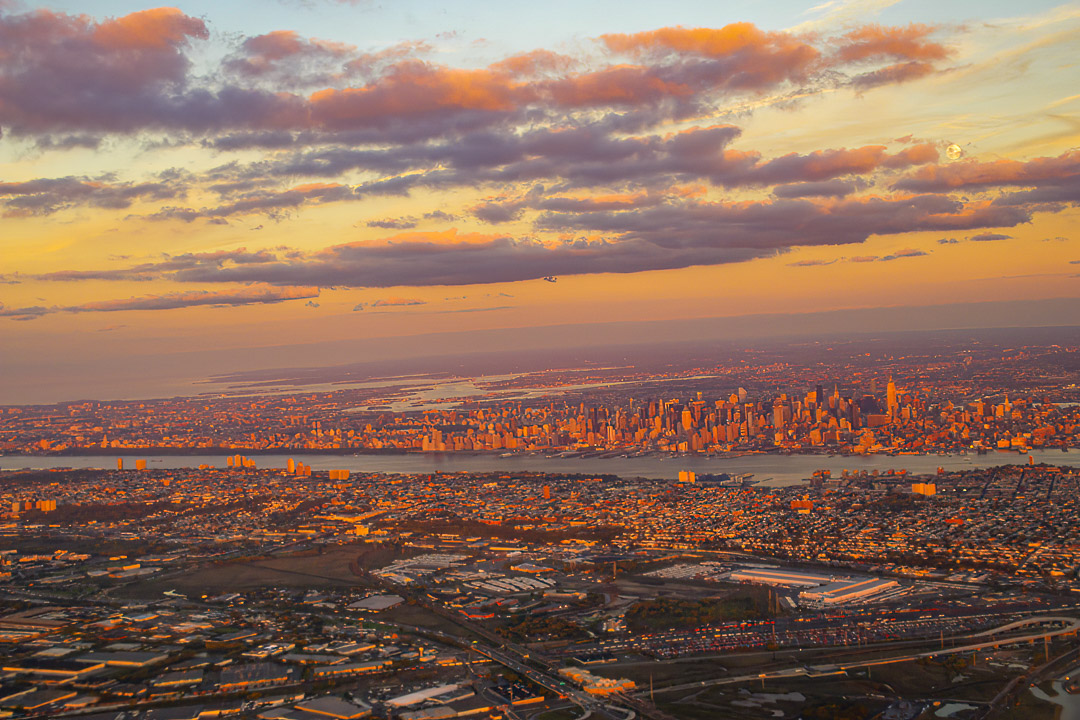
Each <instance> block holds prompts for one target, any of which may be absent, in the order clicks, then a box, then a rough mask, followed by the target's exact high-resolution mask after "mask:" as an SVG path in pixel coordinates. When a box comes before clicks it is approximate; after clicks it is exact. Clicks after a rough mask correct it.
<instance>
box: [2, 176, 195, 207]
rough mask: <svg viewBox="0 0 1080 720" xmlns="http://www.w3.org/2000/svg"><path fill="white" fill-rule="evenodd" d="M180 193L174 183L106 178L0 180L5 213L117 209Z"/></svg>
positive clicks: (176, 195)
mask: <svg viewBox="0 0 1080 720" xmlns="http://www.w3.org/2000/svg"><path fill="white" fill-rule="evenodd" d="M183 193H184V188H183V187H182V186H181V185H180V184H178V183H176V182H147V183H130V182H116V181H115V179H114V178H109V177H104V178H87V177H62V178H39V179H36V180H28V181H25V182H0V202H2V203H3V207H4V214H5V215H8V216H19V215H51V214H53V213H55V212H59V211H60V210H66V209H69V208H73V207H79V206H90V207H98V208H108V209H113V210H121V209H124V208H127V207H130V206H131V205H132V203H134V202H136V201H139V200H166V199H173V198H177V197H180V196H182V195H183Z"/></svg>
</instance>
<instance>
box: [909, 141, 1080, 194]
mask: <svg viewBox="0 0 1080 720" xmlns="http://www.w3.org/2000/svg"><path fill="white" fill-rule="evenodd" d="M1078 176H1080V150H1070V151H1068V152H1065V153H1063V154H1061V155H1059V156H1058V157H1041V158H1035V159H1034V160H1028V161H1026V162H1025V161H1020V160H995V161H993V162H979V161H978V160H966V161H963V162H957V163H952V164H949V165H928V166H926V167H923V168H920V169H919V170H917V171H915V172H913V173H912V174H910V175H908V176H907V177H906V178H904V179H903V180H900V181H899V182H897V183H896V185H895V187H898V188H902V189H905V190H915V191H918V192H939V191H947V190H955V189H957V188H965V187H972V188H978V187H991V186H1000V185H1035V184H1038V183H1045V182H1053V181H1064V180H1069V179H1074V180H1075V179H1076V178H1077V177H1078Z"/></svg>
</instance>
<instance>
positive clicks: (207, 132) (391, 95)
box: [0, 1, 1080, 402]
mask: <svg viewBox="0 0 1080 720" xmlns="http://www.w3.org/2000/svg"><path fill="white" fill-rule="evenodd" d="M616 7H618V9H617V11H616V10H615V8H616ZM81 10H82V8H81V6H80V5H79V4H78V3H73V2H54V3H14V4H9V5H5V6H4V8H3V10H2V11H0V33H3V36H4V37H5V38H6V40H5V42H6V43H7V46H8V47H9V48H10V50H9V51H8V55H7V56H6V57H5V58H2V59H0V80H2V82H0V128H2V130H3V135H2V138H0V158H2V161H3V162H4V163H5V172H4V175H3V177H2V178H0V204H2V205H3V208H2V210H0V211H2V212H3V213H4V220H3V222H4V229H5V233H4V238H3V240H0V243H2V246H3V248H4V263H3V266H2V267H0V280H2V282H3V284H2V285H0V303H2V307H0V327H3V333H4V338H5V342H4V344H3V347H4V349H3V351H2V353H3V358H2V361H3V364H4V366H5V368H7V370H6V372H5V373H4V379H3V381H2V382H3V386H2V390H3V393H2V394H3V395H4V397H5V398H14V399H13V400H12V399H8V400H7V402H34V401H49V402H53V401H56V400H59V399H65V398H67V399H76V398H82V397H88V396H92V397H97V398H103V397H122V396H124V395H123V394H122V393H119V392H111V391H109V390H101V389H100V388H117V387H120V380H118V377H117V376H120V377H122V378H125V379H130V380H131V381H133V382H134V381H135V380H140V381H145V383H146V385H147V387H149V386H152V385H153V383H158V385H157V387H162V388H174V387H176V386H177V383H176V381H177V380H178V379H183V380H184V381H185V382H187V381H190V380H193V379H201V378H204V377H206V376H207V375H210V374H213V373H214V372H232V371H236V370H240V369H243V368H269V367H282V366H283V365H290V364H297V363H298V362H300V361H299V360H298V358H301V357H303V356H304V354H305V352H308V351H310V352H308V354H309V355H310V354H316V355H320V356H321V354H322V353H323V352H324V350H325V349H326V348H328V347H334V346H335V343H336V344H338V345H337V347H341V348H348V350H347V352H348V353H352V354H363V353H364V351H365V346H366V345H369V344H370V345H371V346H373V347H383V348H384V349H383V350H380V351H379V352H380V353H381V355H380V357H391V356H393V353H392V352H391V351H388V350H385V348H386V347H393V346H395V345H396V346H399V349H398V355H399V356H403V357H404V356H408V355H420V354H425V353H430V352H431V349H429V348H426V347H425V343H428V342H429V341H428V340H427V338H432V339H434V341H435V342H439V343H445V345H446V346H447V347H458V348H460V347H468V348H470V349H473V350H476V351H483V350H493V349H502V348H504V347H506V344H507V343H508V342H521V338H522V337H523V336H528V335H529V333H530V332H532V331H533V330H532V329H534V328H535V329H537V331H536V332H537V336H543V337H545V338H546V341H547V342H551V343H554V344H556V345H557V344H560V343H564V344H566V345H568V346H573V345H575V344H588V343H589V342H590V341H591V342H597V340H590V337H589V336H590V335H594V336H595V338H598V339H599V340H598V341H599V342H607V341H609V340H608V338H612V339H614V338H616V337H619V332H618V330H617V328H616V326H617V325H618V324H619V323H624V322H628V321H634V322H642V323H652V324H654V325H658V326H663V325H665V324H668V323H674V324H678V323H683V322H684V321H689V320H695V319H706V318H742V317H747V318H751V319H750V320H748V322H750V323H754V322H757V323H759V324H761V325H762V327H761V328H760V329H756V330H755V332H756V334H757V335H767V334H769V332H770V331H771V330H773V329H774V327H775V331H776V332H781V331H782V330H784V328H786V327H790V326H791V325H798V323H799V320H798V319H797V318H796V319H795V320H793V321H792V320H783V319H782V318H783V316H792V315H797V314H799V313H817V314H819V315H822V314H824V315H823V316H825V315H828V314H829V313H837V314H836V315H835V319H834V320H833V321H832V322H833V323H834V325H835V326H834V327H832V328H831V329H833V330H836V331H839V330H845V329H849V328H851V327H852V325H851V324H850V323H849V321H848V320H847V318H848V317H850V315H845V313H851V312H861V311H874V312H877V313H878V314H877V315H874V316H873V319H872V320H869V321H865V324H864V326H862V327H859V326H856V327H855V329H856V330H866V329H870V328H871V327H879V328H880V329H881V330H882V331H889V330H898V329H903V330H907V329H918V327H919V323H920V322H924V323H925V327H928V328H942V327H987V326H995V325H1014V326H1023V325H1071V324H1075V319H1074V318H1075V317H1076V315H1075V310H1076V301H1077V298H1078V295H1080V293H1078V292H1077V280H1078V275H1080V265H1078V264H1077V263H1080V249H1078V248H1077V246H1076V240H1075V239H1074V238H1073V237H1072V235H1071V224H1072V223H1073V222H1074V221H1075V219H1076V217H1077V208H1076V203H1077V200H1078V198H1080V196H1078V194H1077V193H1078V190H1077V183H1078V182H1080V180H1078V178H1080V156H1078V155H1077V150H1076V147H1077V145H1078V143H1077V138H1078V137H1080V130H1078V125H1077V122H1076V106H1077V103H1080V96H1077V95H1075V93H1074V90H1073V88H1072V84H1071V83H1070V80H1071V78H1072V77H1074V76H1075V73H1074V72H1073V70H1072V68H1073V67H1074V63H1075V61H1074V59H1073V58H1072V56H1071V54H1070V52H1069V51H1070V50H1071V38H1072V37H1074V35H1075V31H1076V30H1077V29H1078V27H1080V6H1078V5H1077V4H1076V3H1066V4H1060V3H1030V4H1028V5H1026V6H1025V7H1024V12H1023V13H1022V14H1018V13H1017V10H1016V8H1015V7H1014V6H1011V5H1009V6H1007V5H1005V4H1003V3H1001V4H996V3H995V4H987V3H949V4H948V5H947V6H945V4H942V3H938V4H931V3H920V2H827V3H820V4H815V3H809V2H801V3H800V2H783V3H771V4H769V5H768V7H756V8H747V7H745V4H736V3H719V4H708V5H704V4H701V3H693V2H683V3H673V4H666V5H665V6H664V7H663V8H649V7H645V6H635V7H633V8H629V9H627V8H624V7H621V6H615V5H614V4H610V3H596V4H590V5H589V6H588V7H585V8H581V7H578V6H576V5H570V4H569V3H556V4H554V5H550V4H549V5H546V6H545V7H544V8H535V7H530V8H525V7H515V8H494V7H487V6H485V5H484V4H479V3H476V4H472V3H463V4H456V5H455V6H454V7H453V8H447V7H440V6H439V5H438V4H433V3H421V2H415V3H397V4H395V5H394V6H393V7H381V6H378V5H375V4H370V3H365V2H355V3H350V2H314V1H312V2H292V3H290V2H272V3H266V4H264V5H260V6H259V7H258V11H257V12H254V11H253V10H254V6H245V5H242V4H230V6H228V7H220V6H219V4H211V3H205V2H191V3H182V4H180V5H179V6H178V7H177V8H157V7H154V6H152V5H148V4H146V3H134V2H106V3H99V4H95V6H94V8H93V13H92V14H90V15H81V14H79V12H80V11H81ZM43 90H47V92H43ZM987 303H993V305H987ZM919 308H926V310H924V311H920V310H919ZM904 309H907V316H906V317H905V318H901V315H903V313H902V312H898V311H900V310H904ZM988 314H989V315H993V316H994V317H987V315H988ZM920 315H925V320H922V319H921V318H920ZM753 318H760V320H754V319H753ZM777 318H780V319H777ZM942 318H948V322H945V321H944V320H943V319H942ZM1001 318H1004V319H1005V320H1003V321H1000V322H999V320H1000V319H1001ZM774 323H775V326H774ZM822 323H823V324H824V326H828V322H827V321H822ZM943 323H944V324H943ZM605 324H607V325H605ZM867 325H868V326H869V327H867ZM608 326H610V328H612V329H606V328H608ZM594 327H595V328H596V330H595V331H594V329H593V328H594ZM575 328H577V329H576V330H575ZM448 333H449V334H448ZM628 333H629V331H624V332H623V336H625V335H626V334H628ZM193 352H194V353H200V352H201V353H209V354H208V355H207V356H205V357H200V358H198V359H197V360H191V362H189V359H191V358H192V355H191V354H192V353H193ZM344 353H345V351H344V350H342V351H338V352H337V354H335V353H334V352H330V353H329V355H330V356H329V357H327V358H326V359H327V363H326V364H332V363H335V362H341V361H342V360H343V359H342V358H341V357H340V356H341V355H342V354H344ZM303 362H304V364H305V365H309V366H310V365H317V364H319V362H318V358H316V359H315V361H312V360H310V359H308V360H304V361H303ZM159 368H164V370H160V371H159V370H158V369H159ZM155 373H156V374H155ZM57 388H63V390H58V389H57ZM79 388H85V390H83V392H81V393H80V392H79ZM58 393H62V394H58ZM144 396H145V395H144Z"/></svg>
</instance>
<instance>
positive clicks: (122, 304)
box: [0, 287, 319, 320]
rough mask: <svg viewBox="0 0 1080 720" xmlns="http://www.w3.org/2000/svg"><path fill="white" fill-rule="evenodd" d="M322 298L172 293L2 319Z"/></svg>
mask: <svg viewBox="0 0 1080 720" xmlns="http://www.w3.org/2000/svg"><path fill="white" fill-rule="evenodd" d="M318 296H319V290H318V288H289V287H262V288H256V287H248V288H240V289H236V290H215V291H210V290H195V291H189V292H178V293H169V294H165V295H147V296H144V297H132V298H125V299H120V300H106V301H103V302H92V303H84V304H82V305H68V306H58V305H54V306H51V307H44V306H33V307H22V308H8V307H4V306H3V305H0V317H7V318H11V319H13V320H33V319H35V318H39V317H42V316H44V315H52V314H54V313H61V312H63V313H94V312H122V311H126V310H175V309H178V308H187V307H199V306H212V307H234V306H239V305H264V304H275V303H281V302H286V301H288V300H305V299H307V298H315V297H318Z"/></svg>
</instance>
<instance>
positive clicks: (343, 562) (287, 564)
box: [117, 545, 363, 597]
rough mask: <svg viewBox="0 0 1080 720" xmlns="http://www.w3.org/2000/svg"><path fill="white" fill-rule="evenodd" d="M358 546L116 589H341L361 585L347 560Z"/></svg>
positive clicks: (139, 592) (140, 592) (229, 564)
mask: <svg viewBox="0 0 1080 720" xmlns="http://www.w3.org/2000/svg"><path fill="white" fill-rule="evenodd" d="M359 552H360V548H358V547H356V546H352V545H342V546H336V547H334V546H332V547H328V548H326V550H325V551H324V552H323V553H321V554H319V553H302V554H297V555H284V556H277V557H265V558H244V559H238V560H230V561H225V562H220V563H208V564H205V565H201V566H199V567H196V568H192V569H190V570H187V571H180V572H178V573H169V574H168V576H166V577H162V578H150V579H148V580H146V581H144V582H138V583H133V584H132V585H128V586H126V587H124V588H122V589H120V590H118V591H117V594H118V595H123V596H127V597H147V596H159V595H161V593H163V592H164V591H166V590H175V591H176V592H178V593H182V594H184V595H188V596H189V597H190V596H194V597H201V596H202V595H213V594H217V593H223V592H242V591H245V590H254V589H257V588H262V587H312V588H331V587H336V588H344V587H357V586H361V585H363V581H362V580H361V579H360V578H358V577H357V576H356V575H354V574H353V573H352V570H351V569H350V567H349V566H350V563H352V562H353V560H355V559H356V558H357V556H358V555H359Z"/></svg>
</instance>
